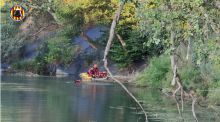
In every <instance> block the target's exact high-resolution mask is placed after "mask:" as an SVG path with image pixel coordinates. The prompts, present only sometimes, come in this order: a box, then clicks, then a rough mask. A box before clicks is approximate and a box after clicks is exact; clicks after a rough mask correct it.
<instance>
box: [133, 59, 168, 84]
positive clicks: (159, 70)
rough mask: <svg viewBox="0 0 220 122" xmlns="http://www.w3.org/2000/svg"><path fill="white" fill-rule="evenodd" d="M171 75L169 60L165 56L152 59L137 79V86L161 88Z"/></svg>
mask: <svg viewBox="0 0 220 122" xmlns="http://www.w3.org/2000/svg"><path fill="white" fill-rule="evenodd" d="M170 73H171V68H170V59H169V57H168V56H166V55H161V56H159V57H153V58H152V59H151V60H150V63H149V66H148V67H147V68H146V69H145V70H144V71H143V72H142V73H141V74H140V75H139V76H138V77H137V84H138V85H141V86H146V85H147V86H152V87H161V86H162V85H163V84H167V82H166V81H167V78H168V79H169V76H170Z"/></svg>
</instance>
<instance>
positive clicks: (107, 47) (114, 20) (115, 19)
mask: <svg viewBox="0 0 220 122" xmlns="http://www.w3.org/2000/svg"><path fill="white" fill-rule="evenodd" d="M124 4H125V3H124V2H121V3H120V6H119V8H118V10H117V12H116V13H115V16H114V19H113V21H112V24H111V28H110V34H109V38H108V42H107V45H106V48H105V52H104V58H103V61H104V67H105V69H106V70H107V72H108V74H109V76H110V77H111V78H112V79H113V80H114V81H115V82H116V83H118V84H119V85H120V86H121V87H122V88H123V89H124V90H125V91H126V92H127V94H128V95H129V96H130V97H131V98H132V99H133V100H134V101H135V102H136V103H137V104H138V106H139V107H140V108H141V110H142V111H143V113H144V115H145V122H148V118H147V113H146V112H145V110H144V108H143V107H142V105H141V103H140V102H139V101H138V100H137V99H136V98H135V96H134V95H133V94H132V93H131V92H130V91H129V90H128V89H127V88H126V87H125V86H124V85H123V84H122V83H121V82H120V81H119V80H118V79H116V78H115V77H114V76H113V75H112V73H111V71H110V70H109V68H108V60H107V56H108V53H109V50H110V47H111V44H112V41H113V38H114V32H115V27H116V24H117V22H118V20H119V17H120V14H121V11H122V9H123V7H124Z"/></svg>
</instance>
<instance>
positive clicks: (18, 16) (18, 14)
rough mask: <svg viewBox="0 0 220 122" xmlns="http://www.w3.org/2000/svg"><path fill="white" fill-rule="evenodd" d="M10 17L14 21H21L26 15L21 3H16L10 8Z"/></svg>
mask: <svg viewBox="0 0 220 122" xmlns="http://www.w3.org/2000/svg"><path fill="white" fill-rule="evenodd" d="M10 17H11V19H12V20H14V21H21V20H23V19H24V17H25V10H24V8H23V7H22V6H21V5H14V6H13V7H12V8H11V10H10Z"/></svg>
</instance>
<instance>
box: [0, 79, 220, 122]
mask: <svg viewBox="0 0 220 122" xmlns="http://www.w3.org/2000/svg"><path fill="white" fill-rule="evenodd" d="M129 89H130V90H131V91H132V92H133V93H134V94H135V96H137V97H138V99H140V100H142V101H143V100H144V102H143V104H144V107H145V109H146V111H147V112H148V115H149V116H148V117H149V120H150V122H179V121H180V118H179V115H178V112H177V110H176V104H175V102H174V100H172V99H168V98H167V97H166V96H164V95H163V94H161V92H160V91H159V90H157V89H147V88H135V87H129ZM217 110H219V111H218V112H219V113H220V109H217ZM1 111H2V113H1V114H2V115H1V122H144V116H143V114H142V113H141V111H140V110H139V109H138V107H137V105H136V104H135V103H134V101H133V100H132V99H131V98H130V97H128V96H127V94H126V93H125V92H124V91H123V89H122V88H121V87H120V86H118V85H117V84H115V83H103V82H92V83H80V84H75V83H74V82H73V80H72V78H56V77H37V78H35V77H18V76H2V82H1ZM196 111H197V112H196V114H197V116H198V119H199V120H200V122H219V121H220V120H219V119H220V118H219V117H218V114H219V113H216V112H214V111H212V110H211V109H210V110H209V109H207V108H201V107H196ZM183 118H184V122H193V121H194V119H193V117H192V114H191V106H190V104H188V105H185V106H184V113H183Z"/></svg>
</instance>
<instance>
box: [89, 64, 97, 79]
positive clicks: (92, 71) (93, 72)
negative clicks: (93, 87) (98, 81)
mask: <svg viewBox="0 0 220 122" xmlns="http://www.w3.org/2000/svg"><path fill="white" fill-rule="evenodd" d="M87 73H88V75H89V76H91V77H93V78H98V77H99V68H98V65H97V64H94V65H93V67H91V68H90V69H89V70H88V72H87Z"/></svg>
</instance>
